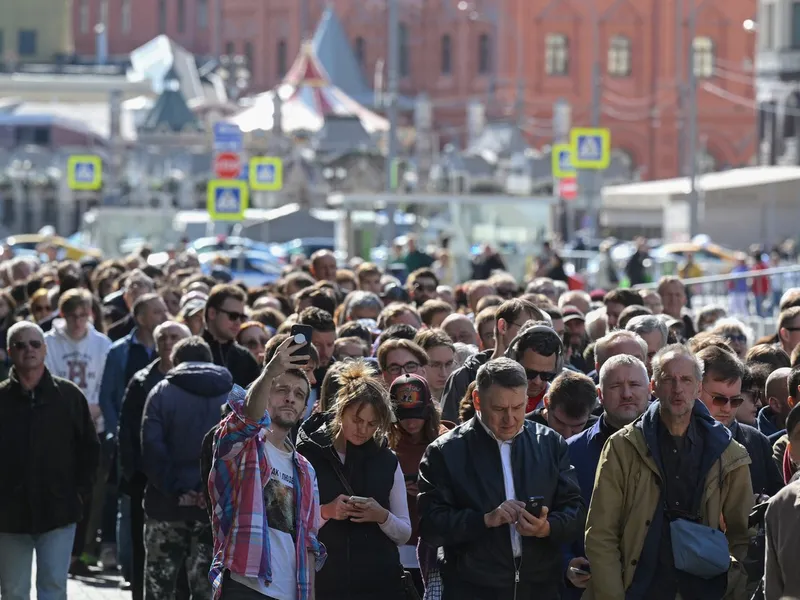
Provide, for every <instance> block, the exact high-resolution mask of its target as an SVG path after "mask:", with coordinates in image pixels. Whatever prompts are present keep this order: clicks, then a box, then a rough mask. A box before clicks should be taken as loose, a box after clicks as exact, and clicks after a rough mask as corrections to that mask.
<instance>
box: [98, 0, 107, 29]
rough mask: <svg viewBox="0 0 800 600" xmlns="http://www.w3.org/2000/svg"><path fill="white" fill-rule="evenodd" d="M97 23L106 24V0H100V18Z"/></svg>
mask: <svg viewBox="0 0 800 600" xmlns="http://www.w3.org/2000/svg"><path fill="white" fill-rule="evenodd" d="M97 22H98V23H102V24H103V25H106V26H108V0H101V2H100V18H99V19H98V20H97Z"/></svg>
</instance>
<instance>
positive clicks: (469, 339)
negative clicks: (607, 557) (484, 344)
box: [442, 313, 479, 346]
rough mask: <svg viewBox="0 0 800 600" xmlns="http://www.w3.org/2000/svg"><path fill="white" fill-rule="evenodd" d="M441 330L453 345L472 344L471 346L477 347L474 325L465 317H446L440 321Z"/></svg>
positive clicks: (458, 315) (459, 315) (457, 315)
mask: <svg viewBox="0 0 800 600" xmlns="http://www.w3.org/2000/svg"><path fill="white" fill-rule="evenodd" d="M442 329H444V332H445V333H446V334H447V336H448V337H449V338H450V339H451V340H453V343H456V342H461V343H462V344H472V345H473V346H477V345H478V343H479V341H478V332H477V330H476V329H475V325H473V324H472V321H470V320H469V318H468V317H467V316H466V315H462V314H459V313H453V314H452V315H448V316H447V317H446V318H445V320H444V321H442Z"/></svg>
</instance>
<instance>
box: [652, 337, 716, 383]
mask: <svg viewBox="0 0 800 600" xmlns="http://www.w3.org/2000/svg"><path fill="white" fill-rule="evenodd" d="M676 358H688V359H689V360H691V361H692V363H693V365H694V376H695V377H696V378H697V381H702V380H703V370H704V369H703V362H702V361H701V360H700V359H699V358H697V357H696V356H695V355H694V354H692V351H691V350H689V349H688V348H687V347H686V346H684V345H682V344H670V345H669V346H665V347H664V348H662V349H661V350H659V351H658V352H656V355H655V356H654V357H653V360H652V362H651V363H650V366H651V367H652V369H653V381H658V380H659V379H660V378H661V371H663V370H664V365H666V364H667V363H668V362H669V361H671V360H673V359H676Z"/></svg>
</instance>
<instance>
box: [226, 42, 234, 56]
mask: <svg viewBox="0 0 800 600" xmlns="http://www.w3.org/2000/svg"><path fill="white" fill-rule="evenodd" d="M234 54H236V44H234V43H233V42H225V55H226V56H230V57H233V55H234Z"/></svg>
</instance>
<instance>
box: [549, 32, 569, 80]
mask: <svg viewBox="0 0 800 600" xmlns="http://www.w3.org/2000/svg"><path fill="white" fill-rule="evenodd" d="M545 69H546V71H547V74H548V75H566V74H567V73H568V72H569V43H568V42H567V36H565V35H561V34H560V33H549V34H547V37H546V38H545Z"/></svg>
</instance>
